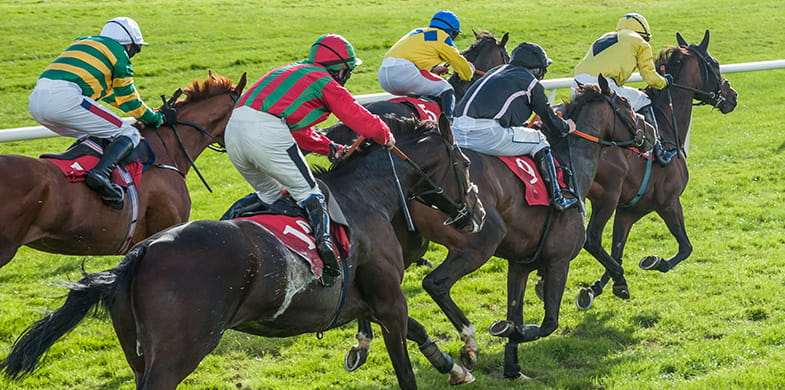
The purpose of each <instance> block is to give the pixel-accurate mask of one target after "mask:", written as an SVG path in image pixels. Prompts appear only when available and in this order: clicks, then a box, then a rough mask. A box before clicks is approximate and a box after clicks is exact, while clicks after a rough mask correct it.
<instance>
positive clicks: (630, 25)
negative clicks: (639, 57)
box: [616, 12, 651, 42]
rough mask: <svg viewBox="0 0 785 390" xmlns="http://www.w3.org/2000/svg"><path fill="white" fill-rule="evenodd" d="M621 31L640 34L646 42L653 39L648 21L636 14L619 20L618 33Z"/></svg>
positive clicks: (630, 14)
mask: <svg viewBox="0 0 785 390" xmlns="http://www.w3.org/2000/svg"><path fill="white" fill-rule="evenodd" d="M619 30H632V31H635V32H636V33H638V34H640V35H641V37H643V39H645V40H646V42H648V41H649V40H650V39H651V29H650V28H649V22H647V21H646V18H644V17H643V15H641V14H637V13H634V12H632V13H629V14H627V15H624V16H622V17H621V19H619V23H617V24H616V31H619Z"/></svg>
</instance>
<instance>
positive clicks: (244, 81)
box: [234, 72, 248, 96]
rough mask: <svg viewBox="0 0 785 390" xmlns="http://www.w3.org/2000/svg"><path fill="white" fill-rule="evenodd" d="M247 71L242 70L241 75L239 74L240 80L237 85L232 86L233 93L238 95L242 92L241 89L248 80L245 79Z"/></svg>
mask: <svg viewBox="0 0 785 390" xmlns="http://www.w3.org/2000/svg"><path fill="white" fill-rule="evenodd" d="M246 74H247V72H243V75H242V76H240V81H238V82H237V86H235V87H234V93H236V94H237V95H238V96H239V95H242V94H243V89H245V83H246V82H247V81H248V80H247V79H246V77H245V76H246Z"/></svg>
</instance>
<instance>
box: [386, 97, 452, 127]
mask: <svg viewBox="0 0 785 390" xmlns="http://www.w3.org/2000/svg"><path fill="white" fill-rule="evenodd" d="M389 101H391V102H395V103H404V104H408V105H410V106H412V107H414V108H415V109H416V110H417V115H418V116H419V117H420V120H421V121H424V120H432V121H439V116H440V115H441V114H442V109H441V107H439V105H438V104H436V103H434V102H433V101H431V100H425V99H420V98H416V97H407V96H402V97H397V98H392V99H390V100H389Z"/></svg>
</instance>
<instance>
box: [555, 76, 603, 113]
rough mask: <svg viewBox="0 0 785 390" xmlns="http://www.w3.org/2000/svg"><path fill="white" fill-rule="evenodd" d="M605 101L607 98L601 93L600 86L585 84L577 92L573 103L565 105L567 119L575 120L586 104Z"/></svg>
mask: <svg viewBox="0 0 785 390" xmlns="http://www.w3.org/2000/svg"><path fill="white" fill-rule="evenodd" d="M604 99H605V97H604V96H603V94H602V92H601V91H600V86H599V85H597V84H583V85H582V86H581V87H580V88H578V89H577V90H576V92H575V97H573V99H572V100H571V101H569V102H566V103H564V112H565V114H566V115H565V117H567V118H573V117H574V115H575V114H577V112H578V111H579V110H580V108H581V107H583V106H584V105H585V104H588V103H591V102H595V101H598V100H604Z"/></svg>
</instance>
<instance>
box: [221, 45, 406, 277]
mask: <svg viewBox="0 0 785 390" xmlns="http://www.w3.org/2000/svg"><path fill="white" fill-rule="evenodd" d="M361 63H362V61H361V60H360V59H359V58H357V57H355V54H354V48H353V47H352V45H351V44H350V43H349V42H348V41H347V40H346V39H344V38H343V37H342V36H340V35H337V34H325V35H322V36H320V37H319V38H318V39H317V40H316V42H315V43H314V44H313V45H312V46H311V49H310V52H309V56H308V60H305V61H300V62H295V63H291V64H289V65H284V66H281V67H278V68H276V69H273V70H271V71H270V72H268V73H267V74H265V75H264V76H262V78H261V79H259V80H258V81H257V82H256V83H255V84H254V85H253V86H252V87H251V88H249V89H248V91H246V92H245V93H244V94H243V96H242V97H240V100H238V101H237V104H236V106H235V109H234V111H233V112H232V115H231V117H230V118H229V122H228V123H227V125H226V134H225V141H226V152H227V154H228V155H229V159H230V160H231V161H232V163H233V164H234V166H235V168H237V170H238V171H239V172H240V174H241V175H242V176H243V177H244V178H245V180H247V181H248V183H249V184H251V186H252V187H253V188H254V190H255V191H256V193H255V194H252V196H251V197H250V199H249V197H246V198H243V199H241V200H240V201H238V202H236V203H235V204H234V205H233V206H232V207H231V208H230V209H229V211H228V212H227V214H225V216H224V217H231V215H232V214H233V212H234V211H235V210H237V209H238V208H241V207H242V208H244V209H246V210H249V209H257V210H258V209H264V208H267V207H269V205H271V204H272V203H274V202H275V201H276V200H278V199H279V198H280V197H281V194H282V192H284V191H285V190H288V191H289V193H290V194H291V196H292V198H294V200H296V201H297V203H298V205H300V206H301V207H302V208H303V209H305V211H306V214H307V215H308V220H309V222H310V224H311V227H312V228H313V230H314V236H315V238H316V246H317V251H318V252H319V256H320V257H321V258H322V261H323V262H324V277H323V278H322V280H321V282H322V284H323V285H325V286H331V285H332V284H333V283H334V281H335V278H337V277H338V276H340V274H341V271H340V268H339V267H338V260H337V257H336V252H335V245H334V244H333V242H332V239H331V238H330V217H329V216H328V214H327V206H326V205H325V201H324V195H323V194H322V192H321V190H320V189H319V186H318V185H317V184H316V180H315V179H314V177H313V174H312V173H311V171H310V169H308V164H307V162H306V161H305V158H304V157H303V154H302V153H301V151H300V149H299V148H298V145H299V147H302V148H303V149H305V150H308V151H311V152H314V153H319V154H322V155H328V154H331V149H332V152H334V151H335V144H333V143H332V142H331V141H330V140H329V139H327V138H326V137H324V136H322V135H321V134H319V133H316V132H315V131H314V129H313V128H312V127H311V126H313V125H315V124H317V123H320V122H322V121H324V120H325V119H327V117H328V116H329V115H330V113H333V114H335V116H336V117H338V119H339V120H341V121H342V122H343V123H345V124H346V125H347V126H349V127H351V128H352V129H354V130H355V131H357V132H358V133H359V134H360V135H363V136H365V137H366V138H372V139H373V140H375V141H376V142H377V143H378V144H381V145H385V146H388V147H390V146H392V145H394V144H395V138H394V137H393V135H392V134H391V133H390V129H389V128H388V127H387V125H386V124H385V123H384V122H383V121H382V120H381V118H379V117H378V116H377V115H373V114H371V113H370V112H368V110H366V109H365V108H364V107H363V106H361V105H360V104H359V103H358V102H357V101H356V100H355V99H354V97H353V96H352V94H351V93H349V91H348V90H346V88H344V87H343V85H344V83H346V81H347V80H348V79H349V77H350V76H351V74H352V70H354V68H355V67H356V66H357V65H360V64H361ZM339 152H343V149H341V150H339ZM341 154H342V153H341ZM222 219H223V218H222Z"/></svg>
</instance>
